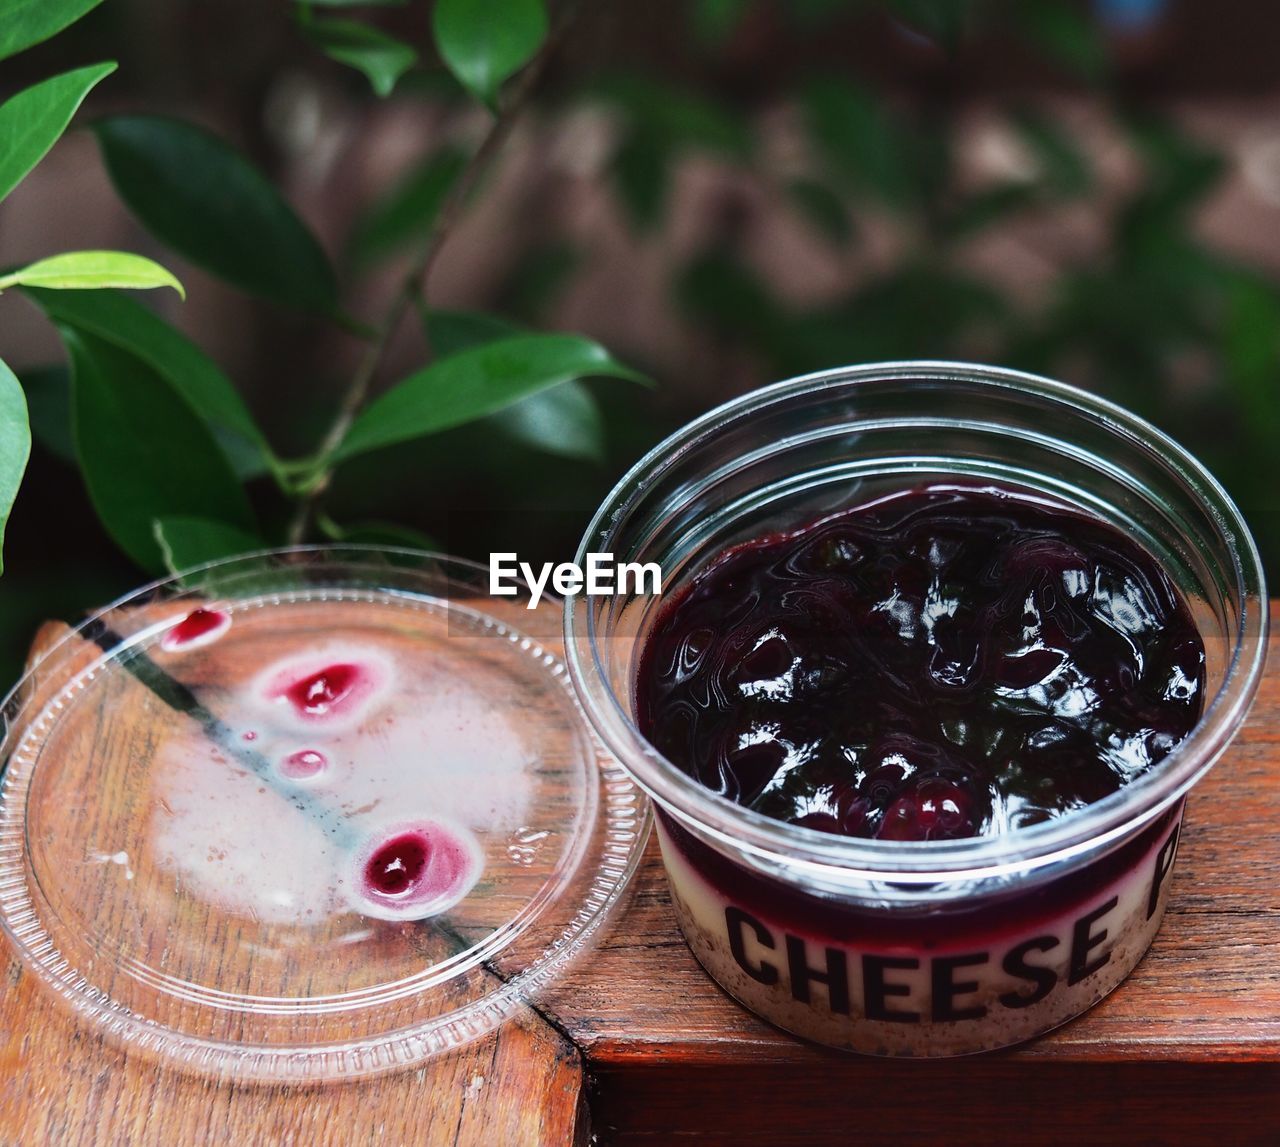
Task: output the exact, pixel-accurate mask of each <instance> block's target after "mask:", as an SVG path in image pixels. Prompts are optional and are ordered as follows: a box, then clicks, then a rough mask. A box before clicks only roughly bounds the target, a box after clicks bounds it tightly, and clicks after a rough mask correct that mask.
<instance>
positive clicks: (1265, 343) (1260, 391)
mask: <svg viewBox="0 0 1280 1147" xmlns="http://www.w3.org/2000/svg"><path fill="white" fill-rule="evenodd" d="M1226 304H1227V305H1226V316H1225V320H1226V321H1225V322H1224V323H1223V329H1222V335H1221V337H1222V356H1223V360H1224V368H1225V370H1224V373H1225V376H1226V381H1227V384H1228V385H1229V386H1230V387H1231V389H1232V392H1233V393H1234V394H1235V396H1236V400H1237V402H1238V403H1239V405H1240V408H1241V410H1242V411H1243V413H1244V415H1245V425H1246V426H1247V428H1248V429H1247V432H1248V434H1249V435H1250V437H1252V438H1253V439H1254V440H1255V441H1258V442H1262V443H1265V444H1266V446H1267V448H1268V450H1269V449H1273V448H1274V446H1275V442H1276V437H1277V435H1278V434H1280V387H1278V386H1277V372H1276V364H1277V362H1280V292H1277V289H1276V288H1275V287H1274V286H1273V285H1272V284H1271V283H1268V282H1266V280H1264V279H1262V278H1260V277H1257V276H1254V275H1250V274H1237V275H1233V276H1231V277H1230V280H1229V281H1228V283H1227V289H1226Z"/></svg>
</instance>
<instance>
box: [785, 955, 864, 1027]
mask: <svg viewBox="0 0 1280 1147" xmlns="http://www.w3.org/2000/svg"><path fill="white" fill-rule="evenodd" d="M787 968H788V970H789V971H790V973H791V994H792V996H794V997H795V998H796V999H797V1000H799V1001H800V1002H801V1003H802V1004H807V1003H808V1002H809V984H810V983H811V982H817V983H819V984H826V985H827V999H828V1000H830V1002H831V1010H832V1011H833V1012H838V1013H840V1015H843V1016H847V1015H848V1014H849V965H848V963H847V962H846V957H845V954H844V953H843V952H842V951H841V950H840V949H839V948H828V949H827V970H826V971H825V972H819V971H817V970H815V969H813V968H811V967H809V960H808V956H807V954H806V952H805V944H804V941H803V940H801V939H800V938H799V937H798V936H788V937H787Z"/></svg>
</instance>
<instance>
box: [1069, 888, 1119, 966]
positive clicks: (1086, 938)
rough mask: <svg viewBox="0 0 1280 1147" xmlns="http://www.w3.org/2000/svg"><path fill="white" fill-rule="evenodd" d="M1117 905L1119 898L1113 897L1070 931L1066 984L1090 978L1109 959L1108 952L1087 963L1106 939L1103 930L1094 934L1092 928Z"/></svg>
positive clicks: (1089, 913)
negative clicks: (1069, 966)
mask: <svg viewBox="0 0 1280 1147" xmlns="http://www.w3.org/2000/svg"><path fill="white" fill-rule="evenodd" d="M1119 903H1120V898H1119V897H1118V896H1113V897H1111V899H1110V900H1108V901H1107V902H1106V903H1105V904H1103V905H1101V906H1100V907H1098V908H1095V909H1094V910H1093V911H1092V912H1088V913H1086V914H1085V915H1083V916H1081V917H1080V919H1079V920H1077V921H1076V923H1075V927H1073V928H1072V929H1071V974H1070V975H1069V976H1068V977H1067V983H1068V984H1078V983H1079V982H1080V981H1081V980H1083V979H1085V977H1087V976H1092V975H1093V973H1094V972H1096V971H1097V970H1098V969H1099V968H1101V967H1102V965H1103V964H1105V963H1106V962H1107V961H1108V960H1110V959H1111V953H1110V952H1108V953H1107V954H1106V955H1105V956H1099V957H1098V958H1097V959H1096V960H1094V961H1093V963H1089V962H1088V960H1089V953H1090V952H1092V951H1093V950H1094V948H1096V947H1097V946H1098V945H1099V944H1101V943H1102V941H1103V940H1105V939H1106V938H1107V930H1106V929H1105V928H1103V929H1102V931H1100V932H1094V931H1092V928H1093V926H1094V925H1095V924H1096V923H1097V922H1098V921H1099V920H1101V919H1102V917H1104V916H1105V915H1106V914H1107V913H1108V912H1110V911H1111V909H1113V908H1114V907H1115V906H1116V905H1117V904H1119Z"/></svg>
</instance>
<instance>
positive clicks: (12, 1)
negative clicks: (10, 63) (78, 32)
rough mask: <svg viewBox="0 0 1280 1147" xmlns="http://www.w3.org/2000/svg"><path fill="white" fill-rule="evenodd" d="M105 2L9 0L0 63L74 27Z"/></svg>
mask: <svg viewBox="0 0 1280 1147" xmlns="http://www.w3.org/2000/svg"><path fill="white" fill-rule="evenodd" d="M101 3H102V0H9V2H8V3H7V4H5V5H4V6H3V7H0V60H5V59H8V58H9V57H10V56H16V55H17V54H18V53H19V52H22V51H25V50H26V49H27V48H30V47H31V46H32V45H33V44H39V43H41V42H42V41H44V40H47V39H48V38H49V37H50V36H54V35H57V33H59V32H61V31H62V29H63V28H66V27H68V26H70V25H71V24H74V23H75V22H76V21H77V20H79V19H80V17H81V16H83V15H84V14H85V13H86V12H89V11H91V10H92V9H94V8H96V7H97V6H98V5H99V4H101Z"/></svg>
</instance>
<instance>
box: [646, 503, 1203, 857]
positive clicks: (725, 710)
mask: <svg viewBox="0 0 1280 1147" xmlns="http://www.w3.org/2000/svg"><path fill="white" fill-rule="evenodd" d="M1203 690H1204V645H1203V642H1202V641H1201V639H1200V636H1199V633H1198V632H1197V630H1196V627H1195V624H1194V622H1193V620H1192V618H1191V614H1190V611H1189V610H1188V608H1187V605H1186V603H1185V602H1184V601H1183V600H1182V598H1181V597H1180V595H1179V594H1178V592H1177V591H1176V589H1175V588H1174V586H1173V585H1172V583H1171V582H1170V581H1169V579H1168V577H1167V575H1166V574H1165V573H1164V572H1163V570H1162V569H1161V567H1160V565H1159V563H1158V562H1157V561H1156V560H1155V558H1153V557H1152V556H1151V555H1150V554H1149V553H1147V552H1146V551H1145V550H1144V549H1142V548H1141V547H1140V546H1138V545H1137V544H1136V543H1135V542H1133V541H1132V540H1130V539H1129V538H1128V537H1126V536H1125V535H1123V534H1121V533H1120V532H1119V531H1118V530H1116V529H1115V528H1114V527H1111V526H1109V525H1107V524H1106V523H1104V522H1102V521H1099V520H1097V519H1094V518H1091V517H1088V516H1085V515H1083V514H1081V513H1080V512H1078V511H1075V510H1071V509H1068V508H1066V507H1061V506H1057V505H1054V504H1052V503H1049V502H1046V501H1044V500H1042V499H1039V498H1037V497H1032V496H1030V495H1026V494H1023V493H1019V492H1015V491H1013V490H1006V489H997V488H992V487H981V488H979V487H973V486H960V485H935V486H926V487H921V488H917V489H914V490H909V491H904V492H902V493H898V494H894V495H891V496H889V497H885V498H881V499H878V500H876V501H874V502H870V503H867V504H866V505H863V506H858V507H855V508H852V509H849V510H846V511H843V512H841V513H839V514H836V515H833V516H831V517H828V518H824V519H822V520H821V521H819V522H816V523H813V524H811V525H808V526H805V527H804V528H802V529H798V530H796V531H794V532H791V533H787V534H775V535H771V536H768V537H762V538H759V539H756V540H754V541H751V542H748V543H746V544H744V545H741V546H738V547H736V548H734V549H732V550H730V551H728V552H727V553H725V554H723V555H721V557H719V558H718V559H716V560H715V561H714V562H713V563H712V564H711V565H710V566H708V567H707V568H706V569H705V570H703V571H702V572H701V573H700V574H698V575H697V577H695V578H694V580H693V581H692V583H691V584H690V585H689V586H688V588H687V589H686V590H685V591H684V592H683V593H682V594H681V595H680V596H679V597H677V598H676V599H675V600H674V601H673V602H672V603H670V604H668V605H667V606H666V607H665V609H664V611H663V613H662V614H661V615H660V616H659V618H658V620H657V622H656V623H655V625H654V627H653V630H652V631H651V634H650V636H649V638H648V642H647V644H646V646H645V649H644V651H643V654H642V657H641V661H640V667H639V672H638V674H637V683H636V705H637V716H638V720H639V723H640V727H641V730H642V731H643V732H644V734H645V735H646V736H647V737H648V739H649V740H650V741H651V742H652V743H653V744H654V745H655V747H656V748H658V749H659V751H661V752H662V753H663V754H664V755H665V756H666V757H667V759H668V760H670V761H672V762H673V763H674V764H676V765H677V766H679V767H680V768H682V769H684V770H685V771H686V772H688V773H689V774H690V775H691V776H693V777H694V778H696V779H697V780H698V781H700V782H701V783H702V784H704V785H706V786H707V787H708V788H710V789H712V790H714V791H715V792H718V793H721V794H723V795H724V796H727V797H729V798H730V799H732V800H735V801H737V802H739V803H740V804H743V805H746V806H748V807H750V808H753V809H755V810H757V811H759V812H761V813H763V814H765V815H767V816H771V817H775V818H777V819H779V820H783V821H788V822H791V823H795V824H800V825H805V826H808V827H810V828H815V829H820V830H823V831H826V832H831V833H838V834H843V835H846V836H860V837H878V838H880V839H888V840H947V839H956V838H961V837H971V836H981V835H994V834H997V833H1000V832H1004V831H1007V830H1009V829H1013V828H1018V827H1022V826H1026V825H1031V824H1035V823H1038V822H1040V821H1044V820H1048V819H1050V818H1052V817H1055V816H1059V815H1062V814H1064V813H1066V812H1069V811H1070V810H1072V809H1075V808H1079V807H1082V806H1084V805H1087V804H1089V803H1091V802H1093V801H1096V800H1099V799H1101V798H1102V797H1104V796H1106V795H1107V794H1108V793H1111V792H1114V791H1115V790H1116V789H1117V788H1119V787H1120V786H1121V785H1123V784H1125V783H1126V782H1127V781H1130V780H1132V779H1133V778H1134V777H1136V776H1138V775H1140V774H1141V773H1143V772H1145V771H1146V770H1147V769H1149V768H1150V767H1151V766H1152V765H1154V764H1155V763H1156V762H1157V761H1159V760H1160V759H1161V758H1162V757H1164V756H1165V755H1166V754H1168V752H1169V751H1170V750H1171V749H1172V748H1173V747H1174V746H1175V745H1177V744H1178V742H1179V741H1181V740H1182V739H1183V738H1184V737H1185V736H1186V735H1187V734H1188V733H1189V732H1190V730H1191V728H1192V727H1193V726H1194V724H1195V723H1196V720H1197V718H1198V717H1199V714H1200V710H1201V707H1202V702H1203V697H1202V694H1203Z"/></svg>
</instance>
